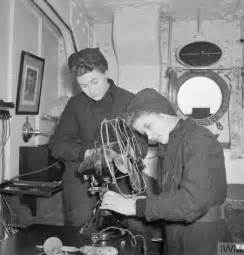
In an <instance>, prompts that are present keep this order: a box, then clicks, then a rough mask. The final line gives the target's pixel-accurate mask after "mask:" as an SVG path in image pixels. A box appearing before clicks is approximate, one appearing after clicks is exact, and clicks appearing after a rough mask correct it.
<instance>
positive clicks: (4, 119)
mask: <svg viewBox="0 0 244 255" xmlns="http://www.w3.org/2000/svg"><path fill="white" fill-rule="evenodd" d="M1 123H2V130H1V141H0V159H1V166H2V173H1V180H3V179H4V176H5V168H6V165H5V147H6V144H7V142H8V140H9V137H10V133H11V128H10V119H9V117H8V116H4V115H3V116H1ZM1 217H2V227H3V229H2V230H3V233H5V234H6V235H7V236H11V235H13V234H15V233H16V232H17V230H16V229H17V228H16V224H15V221H14V217H13V213H12V210H11V209H10V207H9V205H8V202H7V200H6V199H5V198H4V196H3V195H1Z"/></svg>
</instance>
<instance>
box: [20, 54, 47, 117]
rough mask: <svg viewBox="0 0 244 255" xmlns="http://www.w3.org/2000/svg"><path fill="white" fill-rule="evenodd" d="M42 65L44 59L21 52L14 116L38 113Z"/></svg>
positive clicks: (42, 72)
mask: <svg viewBox="0 0 244 255" xmlns="http://www.w3.org/2000/svg"><path fill="white" fill-rule="evenodd" d="M44 65H45V59H44V58H41V57H38V56H36V55H34V54H32V53H30V52H27V51H21V59H20V68H19V79H18V89H17V97H16V108H15V113H16V114H33V115H35V114H38V113H39V107H40V99H41V90H42V80H43V74H44Z"/></svg>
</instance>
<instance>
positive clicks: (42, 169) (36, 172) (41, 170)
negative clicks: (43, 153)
mask: <svg viewBox="0 0 244 255" xmlns="http://www.w3.org/2000/svg"><path fill="white" fill-rule="evenodd" d="M58 163H59V162H58V161H55V162H54V163H53V164H51V165H49V166H47V167H44V168H41V169H38V170H35V171H32V172H29V173H26V174H21V175H17V176H15V177H13V178H11V179H9V180H8V181H13V180H16V179H19V178H20V177H24V176H29V175H33V174H38V173H41V172H44V171H47V170H49V169H50V168H51V167H53V166H55V165H56V164H58Z"/></svg>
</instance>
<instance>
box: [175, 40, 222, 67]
mask: <svg viewBox="0 0 244 255" xmlns="http://www.w3.org/2000/svg"><path fill="white" fill-rule="evenodd" d="M221 56H222V50H221V48H220V47H219V46H218V45H216V44H214V43H211V42H207V41H197V42H192V43H189V44H187V45H185V46H183V47H182V48H181V49H180V50H179V51H178V52H177V59H178V61H180V62H181V63H182V64H185V65H188V66H193V67H203V66H209V65H212V64H214V63H216V62H217V61H219V59H220V58H221Z"/></svg>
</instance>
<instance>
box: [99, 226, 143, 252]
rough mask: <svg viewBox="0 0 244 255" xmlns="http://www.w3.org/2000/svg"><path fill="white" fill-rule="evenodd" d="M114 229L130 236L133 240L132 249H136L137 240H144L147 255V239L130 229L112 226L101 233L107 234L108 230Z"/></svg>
mask: <svg viewBox="0 0 244 255" xmlns="http://www.w3.org/2000/svg"><path fill="white" fill-rule="evenodd" d="M112 229H115V230H119V231H120V233H121V234H124V233H127V234H129V236H130V240H131V246H132V247H136V246H137V239H141V240H142V244H143V254H144V255H146V254H147V246H146V240H145V237H144V236H143V235H134V234H133V233H132V232H131V231H129V230H128V229H124V228H120V227H116V226H111V227H107V228H104V229H102V230H101V231H100V232H99V233H105V232H107V231H108V230H112Z"/></svg>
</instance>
